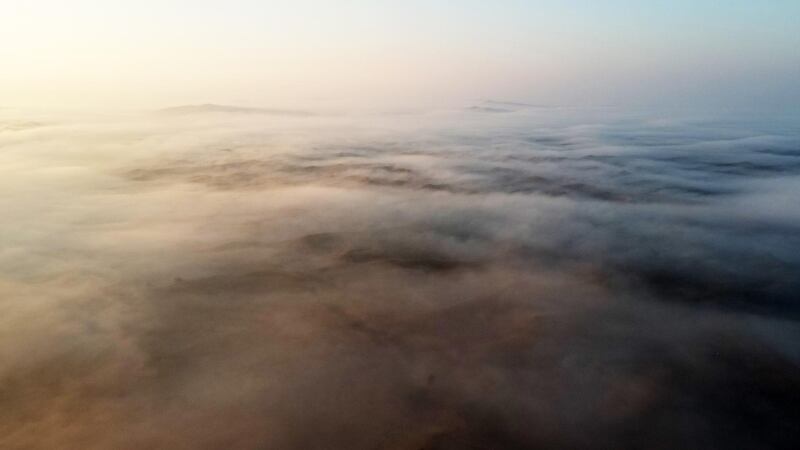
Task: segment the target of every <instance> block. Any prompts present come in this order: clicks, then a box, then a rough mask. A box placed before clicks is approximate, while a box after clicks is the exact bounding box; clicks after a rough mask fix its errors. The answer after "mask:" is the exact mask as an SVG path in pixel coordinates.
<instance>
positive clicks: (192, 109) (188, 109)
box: [158, 103, 312, 117]
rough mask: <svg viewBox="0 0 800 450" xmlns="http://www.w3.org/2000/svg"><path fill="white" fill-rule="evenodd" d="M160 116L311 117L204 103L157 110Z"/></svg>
mask: <svg viewBox="0 0 800 450" xmlns="http://www.w3.org/2000/svg"><path fill="white" fill-rule="evenodd" d="M158 112H159V113H161V114H170V115H189V114H210V113H226V114H264V115H273V116H297V117H303V116H310V115H312V114H311V113H310V112H307V111H299V110H291V109H269V108H246V107H242V106H230V105H216V104H213V103H206V104H202V105H183V106H173V107H171V108H164V109H160V110H158Z"/></svg>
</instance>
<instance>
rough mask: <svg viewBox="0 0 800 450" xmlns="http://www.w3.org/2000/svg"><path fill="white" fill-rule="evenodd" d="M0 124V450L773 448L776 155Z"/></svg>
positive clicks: (627, 122)
mask: <svg viewBox="0 0 800 450" xmlns="http://www.w3.org/2000/svg"><path fill="white" fill-rule="evenodd" d="M492 108H493V109H492V110H491V111H488V110H487V107H486V105H480V106H479V107H477V108H470V109H467V110H464V111H449V112H431V113H425V114H404V115H378V114H375V115H354V116H326V115H299V114H289V115H281V114H279V113H278V112H271V113H270V114H251V113H250V112H249V111H248V112H247V113H246V114H240V113H238V112H237V111H236V110H227V109H221V110H214V111H210V112H207V111H203V112H201V113H196V112H194V111H192V110H191V109H182V110H181V111H182V113H181V114H167V115H165V114H154V115H149V116H128V117H104V116H81V117H70V118H68V119H65V118H63V117H59V116H57V115H44V114H31V113H22V112H17V111H11V110H4V111H0V113H1V114H0V150H1V152H0V171H2V174H3V176H2V179H0V186H1V187H2V190H3V192H7V193H9V194H10V195H7V196H5V197H2V198H0V207H2V210H3V211H4V215H3V219H2V220H0V233H2V236H3V237H4V239H3V246H2V248H0V269H2V272H0V273H2V275H0V334H1V335H2V339H0V380H2V382H1V383H0V447H2V448H10V449H16V448H19V449H27V448H43V449H44V448H48V449H50V448H65V449H107V448H114V449H139V448H169V449H217V448H233V449H287V450H291V449H323V448H324V449H467V448H475V449H489V448H491V449H535V448H548V449H559V448H564V449H571V448H598V449H607V448H642V449H644V448H647V449H657V448H664V449H672V448H698V449H700V448H702V449H708V448H725V449H728V448H796V446H797V445H798V443H799V442H800V430H798V423H800V414H798V409H797V406H796V405H797V404H798V402H799V401H800V368H799V367H798V364H800V346H799V345H798V344H797V343H798V342H800V340H799V339H800V327H798V322H797V320H798V318H800V316H799V315H798V311H799V310H798V307H797V303H796V302H797V300H798V294H799V293H800V206H798V203H797V202H796V192H798V189H800V177H798V175H800V132H798V130H797V129H796V127H793V124H794V123H796V122H794V121H793V118H782V117H774V118H770V120H769V121H766V120H762V119H759V118H753V117H729V118H725V119H724V120H723V119H719V118H717V119H715V120H709V119H705V118H683V117H681V116H680V115H677V116H676V115H675V114H673V115H664V114H656V113H652V112H636V113H632V112H626V113H623V112H620V111H617V110H613V109H595V110H575V109H552V108H534V107H529V106H528V105H520V104H504V105H503V108H502V109H501V108H499V107H496V105H495V106H493V107H492Z"/></svg>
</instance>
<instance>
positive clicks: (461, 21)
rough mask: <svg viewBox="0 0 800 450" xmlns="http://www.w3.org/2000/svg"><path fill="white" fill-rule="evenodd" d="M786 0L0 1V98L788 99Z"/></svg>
mask: <svg viewBox="0 0 800 450" xmlns="http://www.w3.org/2000/svg"><path fill="white" fill-rule="evenodd" d="M798 29H800V1H797V0H750V1H744V0H726V1H722V0H719V1H713V0H695V1H689V0H672V1H665V0H656V1H633V0H607V1H589V0H562V1H555V0H541V1H533V0H530V1H522V0H494V1H489V0H484V1H477V0H462V1H458V2H456V1H444V0H428V1H422V0H407V1H402V2H401V1H380V0H373V1H367V0H294V1H291V2H288V1H280V2H279V1H264V0H262V1H255V0H227V1H210V0H205V1H198V0H195V1H188V0H171V1H170V0H159V1H156V0H139V1H136V2H132V1H124V2H123V1H110V0H104V1H101V0H73V1H69V2H65V1H60V0H26V1H25V2H17V1H0V58H2V61H0V64H2V70H0V99H2V102H3V103H7V104H22V105H40V104H58V105H80V106H86V105H131V106H149V105H162V104H173V103H194V102H229V103H230V102H234V103H246V104H253V105H255V104H262V105H280V106H293V105H298V106H299V105H314V104H322V105H328V104H330V105H335V104H342V105H349V104H353V105H374V106H383V105H415V104H419V105H435V104H455V103H459V102H462V103H463V102H469V101H472V100H475V99H480V98H504V99H513V100H519V101H529V102H537V103H555V104H590V105H591V104H609V103H613V104H666V103H674V104H680V103H692V104H693V103H697V104H709V105H714V104H720V105H723V104H724V105H728V104H730V105H742V104H744V105H746V104H758V105H764V104H772V103H776V104H779V103H792V102H795V103H796V102H798V101H800V81H798V80H800V31H798Z"/></svg>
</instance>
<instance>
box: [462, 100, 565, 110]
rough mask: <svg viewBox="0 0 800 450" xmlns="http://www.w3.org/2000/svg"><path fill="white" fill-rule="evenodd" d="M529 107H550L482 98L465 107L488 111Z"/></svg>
mask: <svg viewBox="0 0 800 450" xmlns="http://www.w3.org/2000/svg"><path fill="white" fill-rule="evenodd" d="M530 108H552V106H548V105H532V104H529V103H519V102H504V101H498V100H484V101H482V102H480V103H478V104H477V105H473V106H470V107H469V108H467V109H468V110H470V111H477V112H488V113H509V112H515V111H520V110H524V109H530Z"/></svg>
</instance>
